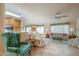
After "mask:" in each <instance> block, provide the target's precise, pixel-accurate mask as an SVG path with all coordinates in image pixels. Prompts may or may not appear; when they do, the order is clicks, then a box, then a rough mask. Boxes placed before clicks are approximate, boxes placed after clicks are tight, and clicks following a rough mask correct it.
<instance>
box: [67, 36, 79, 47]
mask: <svg viewBox="0 0 79 59" xmlns="http://www.w3.org/2000/svg"><path fill="white" fill-rule="evenodd" d="M68 44H69V45H70V46H73V47H77V48H79V38H78V37H77V38H72V39H69V40H68Z"/></svg>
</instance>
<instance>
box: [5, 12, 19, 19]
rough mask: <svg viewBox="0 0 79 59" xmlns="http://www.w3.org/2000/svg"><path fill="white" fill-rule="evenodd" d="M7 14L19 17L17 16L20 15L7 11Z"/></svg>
mask: <svg viewBox="0 0 79 59" xmlns="http://www.w3.org/2000/svg"><path fill="white" fill-rule="evenodd" d="M5 14H6V15H9V16H13V17H17V18H18V17H20V16H19V15H17V14H14V13H11V12H5Z"/></svg>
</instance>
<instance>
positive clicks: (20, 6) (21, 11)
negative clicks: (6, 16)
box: [5, 3, 79, 25]
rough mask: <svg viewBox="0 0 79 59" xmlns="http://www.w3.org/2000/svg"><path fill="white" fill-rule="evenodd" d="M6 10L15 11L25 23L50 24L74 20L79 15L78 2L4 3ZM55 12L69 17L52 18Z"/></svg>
mask: <svg viewBox="0 0 79 59" xmlns="http://www.w3.org/2000/svg"><path fill="white" fill-rule="evenodd" d="M5 5H6V11H10V12H13V13H16V14H18V15H20V16H21V17H22V20H23V21H24V23H25V24H26V25H27V24H51V23H57V22H68V21H74V20H76V19H77V18H78V17H79V4H64V3H63V4H62V3H35V4H34V3H16V4H15V3H13V4H12V3H11V4H5ZM57 12H61V13H63V14H67V15H68V16H69V17H66V18H63V19H59V20H58V19H54V18H53V17H54V16H55V14H56V13H57Z"/></svg>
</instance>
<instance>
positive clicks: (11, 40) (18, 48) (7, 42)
mask: <svg viewBox="0 0 79 59" xmlns="http://www.w3.org/2000/svg"><path fill="white" fill-rule="evenodd" d="M2 36H3V44H4V50H5V55H8V56H10V55H11V56H13V55H14V56H15V55H18V56H19V55H20V56H26V55H29V54H30V51H31V48H32V46H31V44H30V43H29V42H20V33H16V32H6V33H3V35H2Z"/></svg>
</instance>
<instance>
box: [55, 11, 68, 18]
mask: <svg viewBox="0 0 79 59" xmlns="http://www.w3.org/2000/svg"><path fill="white" fill-rule="evenodd" d="M65 17H68V15H66V14H62V13H60V12H58V13H56V15H55V16H54V18H55V19H60V18H65Z"/></svg>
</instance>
